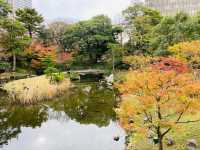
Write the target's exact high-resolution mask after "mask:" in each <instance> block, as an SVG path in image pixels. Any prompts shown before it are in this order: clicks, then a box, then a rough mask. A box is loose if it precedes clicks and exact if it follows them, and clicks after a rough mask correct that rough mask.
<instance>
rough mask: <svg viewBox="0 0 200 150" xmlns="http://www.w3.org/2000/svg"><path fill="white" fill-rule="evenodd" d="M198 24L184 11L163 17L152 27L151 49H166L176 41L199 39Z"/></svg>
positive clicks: (199, 25)
mask: <svg viewBox="0 0 200 150" xmlns="http://www.w3.org/2000/svg"><path fill="white" fill-rule="evenodd" d="M199 28H200V24H199V23H198V21H197V19H193V18H192V17H190V16H188V15H187V14H185V13H182V12H181V13H178V14H177V15H176V16H174V17H173V16H168V17H164V18H163V19H162V20H161V22H160V23H159V24H158V25H157V26H156V27H155V28H154V31H153V38H152V41H151V46H152V50H154V51H155V52H156V51H158V50H159V51H161V50H162V51H166V50H167V49H168V47H169V46H172V45H174V44H175V43H178V42H183V41H187V40H193V39H199V38H200V37H199Z"/></svg>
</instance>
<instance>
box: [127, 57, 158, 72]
mask: <svg viewBox="0 0 200 150" xmlns="http://www.w3.org/2000/svg"><path fill="white" fill-rule="evenodd" d="M155 59H156V58H153V57H151V56H143V55H130V56H125V57H124V58H123V61H124V62H125V63H127V64H130V65H131V68H132V69H133V70H136V69H142V68H146V67H148V66H149V65H151V64H153V62H154V61H155Z"/></svg>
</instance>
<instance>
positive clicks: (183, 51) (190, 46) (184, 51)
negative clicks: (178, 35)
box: [169, 40, 200, 69]
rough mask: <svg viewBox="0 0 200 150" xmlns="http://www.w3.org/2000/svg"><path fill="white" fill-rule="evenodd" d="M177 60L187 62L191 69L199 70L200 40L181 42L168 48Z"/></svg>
mask: <svg viewBox="0 0 200 150" xmlns="http://www.w3.org/2000/svg"><path fill="white" fill-rule="evenodd" d="M169 51H170V52H172V53H173V54H174V56H175V57H176V58H178V59H181V60H184V61H186V62H188V63H189V64H190V65H191V67H192V68H194V69H200V40H194V41H190V42H189V41H188V42H181V43H178V44H175V45H173V46H171V47H169Z"/></svg>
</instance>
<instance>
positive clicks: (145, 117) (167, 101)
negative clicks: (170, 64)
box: [116, 69, 200, 150]
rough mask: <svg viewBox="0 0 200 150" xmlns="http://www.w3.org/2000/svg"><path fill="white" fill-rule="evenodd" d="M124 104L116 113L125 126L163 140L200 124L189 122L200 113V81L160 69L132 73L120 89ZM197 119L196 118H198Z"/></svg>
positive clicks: (199, 119)
mask: <svg viewBox="0 0 200 150" xmlns="http://www.w3.org/2000/svg"><path fill="white" fill-rule="evenodd" d="M116 87H117V88H118V89H119V91H120V93H121V94H122V103H121V105H120V108H119V109H117V110H116V112H117V114H118V116H119V118H120V123H121V125H122V126H123V127H124V128H125V129H127V130H134V131H135V132H136V134H143V135H146V136H147V135H149V134H150V133H151V134H152V135H151V136H152V137H156V138H157V139H158V145H159V150H163V139H164V137H165V135H167V134H168V133H169V132H170V131H171V130H172V129H174V128H176V127H179V126H181V124H187V123H192V122H197V121H200V117H199V118H197V119H195V120H188V116H189V115H195V114H197V113H199V112H200V81H197V80H196V79H195V78H194V77H193V75H192V74H189V73H183V74H180V73H177V72H175V71H161V70H156V69H147V70H143V71H141V70H136V71H130V72H129V73H128V74H127V76H126V80H125V81H124V82H123V83H120V84H118V85H116ZM195 116H196V115H195Z"/></svg>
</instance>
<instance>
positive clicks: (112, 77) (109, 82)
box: [105, 74, 114, 85]
mask: <svg viewBox="0 0 200 150" xmlns="http://www.w3.org/2000/svg"><path fill="white" fill-rule="evenodd" d="M105 79H106V82H107V83H108V85H112V84H113V83H114V75H113V74H111V75H110V76H108V77H106V78H105Z"/></svg>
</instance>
